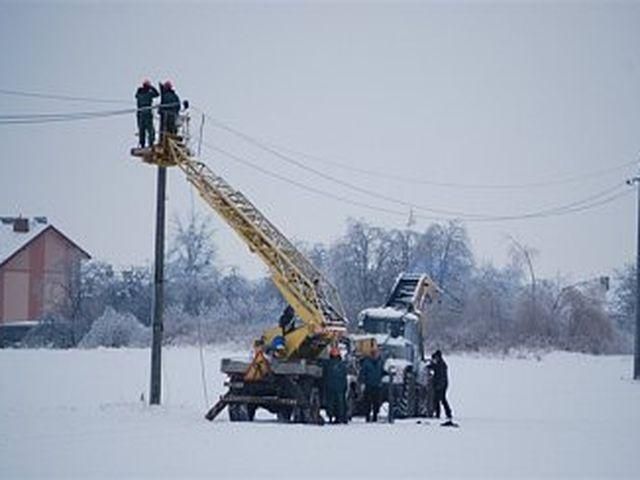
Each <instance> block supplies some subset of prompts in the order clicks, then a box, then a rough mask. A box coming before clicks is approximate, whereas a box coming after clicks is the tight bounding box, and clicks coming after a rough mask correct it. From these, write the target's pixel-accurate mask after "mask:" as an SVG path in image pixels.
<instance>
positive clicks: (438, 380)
mask: <svg viewBox="0 0 640 480" xmlns="http://www.w3.org/2000/svg"><path fill="white" fill-rule="evenodd" d="M429 370H431V371H432V372H433V388H435V389H436V390H445V389H446V388H447V387H448V386H449V376H448V374H447V364H446V363H445V361H444V360H442V359H440V360H438V361H435V362H431V363H430V364H429Z"/></svg>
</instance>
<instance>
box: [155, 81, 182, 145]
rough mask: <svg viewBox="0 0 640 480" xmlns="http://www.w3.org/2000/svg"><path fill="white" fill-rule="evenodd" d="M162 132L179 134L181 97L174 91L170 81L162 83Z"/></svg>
mask: <svg viewBox="0 0 640 480" xmlns="http://www.w3.org/2000/svg"><path fill="white" fill-rule="evenodd" d="M159 86H160V131H161V132H163V133H164V132H166V133H171V134H174V135H175V134H176V133H178V124H177V120H178V113H180V97H178V94H177V93H176V92H175V90H174V89H173V84H172V83H171V81H170V80H167V81H166V82H164V83H160V84H159Z"/></svg>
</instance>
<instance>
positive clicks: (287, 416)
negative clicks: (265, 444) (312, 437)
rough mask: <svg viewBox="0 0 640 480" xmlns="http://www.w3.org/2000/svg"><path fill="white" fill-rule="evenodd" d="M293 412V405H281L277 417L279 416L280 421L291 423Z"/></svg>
mask: <svg viewBox="0 0 640 480" xmlns="http://www.w3.org/2000/svg"><path fill="white" fill-rule="evenodd" d="M292 412H293V409H292V408H291V407H281V408H280V410H278V411H277V412H276V417H277V418H278V422H280V423H289V422H290V421H291V413H292Z"/></svg>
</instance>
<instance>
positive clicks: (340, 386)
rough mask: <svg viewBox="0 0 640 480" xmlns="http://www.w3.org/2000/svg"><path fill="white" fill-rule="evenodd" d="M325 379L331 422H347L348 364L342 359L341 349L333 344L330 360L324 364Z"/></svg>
mask: <svg viewBox="0 0 640 480" xmlns="http://www.w3.org/2000/svg"><path fill="white" fill-rule="evenodd" d="M324 367H325V368H324V381H325V394H326V405H327V415H329V422H330V423H347V405H346V394H347V366H346V365H345V363H344V362H343V361H342V357H341V356H340V350H339V349H338V347H337V346H332V347H331V350H330V351H329V360H327V362H326V363H325V365H324Z"/></svg>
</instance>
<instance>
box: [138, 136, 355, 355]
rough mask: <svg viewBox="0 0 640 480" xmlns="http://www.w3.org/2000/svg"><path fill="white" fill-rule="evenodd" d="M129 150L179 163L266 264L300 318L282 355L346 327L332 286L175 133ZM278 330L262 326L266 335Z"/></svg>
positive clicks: (148, 158) (168, 164) (156, 161)
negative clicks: (190, 150) (265, 330)
mask: <svg viewBox="0 0 640 480" xmlns="http://www.w3.org/2000/svg"><path fill="white" fill-rule="evenodd" d="M131 153H132V155H134V156H137V157H141V158H142V159H143V160H144V161H145V162H147V163H150V164H154V165H158V166H162V167H171V166H177V167H178V168H180V170H182V171H183V172H184V173H185V175H186V177H187V180H188V181H189V182H190V183H191V184H192V185H193V186H194V187H195V188H196V190H197V191H198V193H199V194H200V196H201V197H202V198H203V199H204V201H205V202H206V203H207V204H208V205H209V206H210V207H211V208H212V209H214V210H215V211H216V212H217V213H218V214H219V215H220V216H221V217H222V219H223V220H224V221H225V222H226V223H227V224H228V225H229V226H230V227H231V228H233V230H235V232H236V233H237V234H238V235H239V236H240V238H241V239H242V240H243V241H244V242H245V243H246V244H247V245H248V247H249V250H250V251H251V252H253V253H256V254H257V255H258V256H259V257H260V258H261V259H262V261H263V262H264V263H265V264H266V265H267V267H268V268H269V271H270V274H271V277H272V280H273V282H274V283H275V285H276V287H277V288H278V290H279V291H280V293H281V294H282V295H283V297H284V298H285V300H286V301H287V302H288V303H289V305H291V306H292V307H293V309H294V311H295V313H296V314H297V316H298V317H299V318H300V319H301V320H302V322H303V325H302V326H300V327H298V328H297V329H295V331H294V332H291V334H288V335H287V338H286V350H287V352H286V354H287V357H295V356H299V349H300V347H301V346H302V345H303V344H304V343H305V341H306V340H307V339H308V338H310V337H312V336H318V335H320V336H325V337H326V338H329V337H330V336H331V335H335V334H336V333H341V332H344V331H345V330H346V325H347V323H348V321H347V319H346V316H345V314H344V309H343V307H342V304H341V302H340V298H339V296H338V293H337V290H336V288H335V287H334V286H333V285H332V284H331V283H330V282H329V281H328V280H327V279H326V278H325V277H324V275H322V273H321V272H320V271H319V270H318V269H317V268H316V267H315V266H314V265H313V264H312V263H311V262H310V261H309V260H308V259H307V258H306V257H305V256H304V255H303V254H302V253H301V252H300V251H299V250H298V249H297V248H296V247H295V246H294V245H293V244H292V243H291V242H290V241H289V240H288V239H287V238H286V237H285V236H284V235H283V234H282V233H281V232H280V231H279V230H278V229H277V228H276V227H275V226H274V225H273V224H272V223H271V222H270V221H269V220H268V219H267V218H266V217H265V216H264V215H263V214H262V213H261V212H260V211H259V210H258V209H257V208H256V207H255V206H254V205H253V204H252V203H251V202H250V201H249V199H247V198H246V197H245V196H244V195H243V194H242V193H241V192H240V191H238V190H235V189H234V188H233V187H231V185H229V184H228V183H227V182H226V181H225V180H224V179H223V178H222V177H220V176H219V175H216V174H215V173H214V172H213V171H212V170H211V169H210V168H209V167H208V166H207V165H206V164H204V163H203V162H201V161H199V160H197V159H195V158H193V157H192V155H191V153H190V152H189V149H188V148H187V147H186V146H185V145H184V143H183V142H182V139H181V138H180V137H178V136H173V135H168V134H164V135H163V136H162V139H161V141H160V142H159V143H158V144H157V145H154V146H153V147H150V148H135V149H133V150H132V152H131ZM280 332H281V330H280V329H272V330H271V331H268V332H265V337H266V340H267V341H269V340H271V338H272V337H273V336H275V335H276V334H278V333H280Z"/></svg>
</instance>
